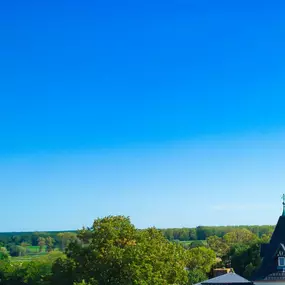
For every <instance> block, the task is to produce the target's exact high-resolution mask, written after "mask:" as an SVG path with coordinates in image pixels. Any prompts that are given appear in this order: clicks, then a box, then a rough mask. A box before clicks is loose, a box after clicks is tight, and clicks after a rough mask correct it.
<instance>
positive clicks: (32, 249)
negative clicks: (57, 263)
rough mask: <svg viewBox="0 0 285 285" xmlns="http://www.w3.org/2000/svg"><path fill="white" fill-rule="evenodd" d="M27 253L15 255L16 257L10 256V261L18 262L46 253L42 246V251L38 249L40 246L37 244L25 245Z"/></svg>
mask: <svg viewBox="0 0 285 285" xmlns="http://www.w3.org/2000/svg"><path fill="white" fill-rule="evenodd" d="M26 248H27V253H26V255H24V256H17V257H12V261H19V262H23V261H31V260H32V259H35V258H38V257H41V256H43V255H46V254H47V252H46V248H45V247H44V249H43V251H42V252H39V251H40V247H39V246H32V245H30V246H27V247H26Z"/></svg>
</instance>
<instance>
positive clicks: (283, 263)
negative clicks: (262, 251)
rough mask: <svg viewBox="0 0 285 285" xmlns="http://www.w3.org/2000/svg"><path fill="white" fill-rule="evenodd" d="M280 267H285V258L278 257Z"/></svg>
mask: <svg viewBox="0 0 285 285" xmlns="http://www.w3.org/2000/svg"><path fill="white" fill-rule="evenodd" d="M278 266H282V267H283V266H284V267H285V257H278Z"/></svg>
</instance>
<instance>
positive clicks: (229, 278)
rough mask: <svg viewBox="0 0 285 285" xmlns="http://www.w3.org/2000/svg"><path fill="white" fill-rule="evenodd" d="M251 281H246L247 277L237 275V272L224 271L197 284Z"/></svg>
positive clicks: (244, 282)
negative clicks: (224, 272)
mask: <svg viewBox="0 0 285 285" xmlns="http://www.w3.org/2000/svg"><path fill="white" fill-rule="evenodd" d="M251 283H252V282H251V281H248V280H247V279H245V278H243V277H241V276H239V275H238V274H235V273H226V274H223V275H220V276H218V277H215V278H211V279H209V280H205V281H203V282H201V283H199V285H200V284H201V285H204V284H251ZM196 285H198V284H196Z"/></svg>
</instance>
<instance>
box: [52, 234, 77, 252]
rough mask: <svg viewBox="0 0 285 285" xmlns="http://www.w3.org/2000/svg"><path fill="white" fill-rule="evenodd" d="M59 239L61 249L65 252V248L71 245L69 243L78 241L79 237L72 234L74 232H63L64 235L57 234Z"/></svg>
mask: <svg viewBox="0 0 285 285" xmlns="http://www.w3.org/2000/svg"><path fill="white" fill-rule="evenodd" d="M57 237H58V238H59V240H60V249H61V250H62V251H64V250H65V248H66V247H67V246H68V245H69V243H71V242H73V241H75V240H76V238H77V235H76V233H72V232H62V233H59V234H57Z"/></svg>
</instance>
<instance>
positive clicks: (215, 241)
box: [207, 236, 230, 258]
mask: <svg viewBox="0 0 285 285" xmlns="http://www.w3.org/2000/svg"><path fill="white" fill-rule="evenodd" d="M207 244H208V246H209V248H211V249H212V250H213V251H214V252H215V253H216V255H217V257H220V258H223V257H224V256H226V255H227V254H228V252H229V250H230V247H229V245H228V244H226V243H225V241H224V240H223V239H222V238H220V237H217V236H210V237H208V238H207Z"/></svg>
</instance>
